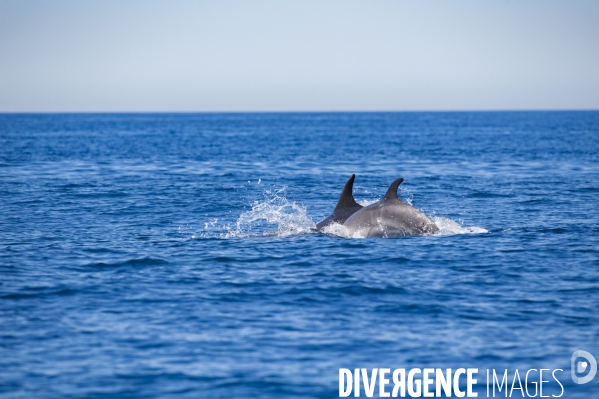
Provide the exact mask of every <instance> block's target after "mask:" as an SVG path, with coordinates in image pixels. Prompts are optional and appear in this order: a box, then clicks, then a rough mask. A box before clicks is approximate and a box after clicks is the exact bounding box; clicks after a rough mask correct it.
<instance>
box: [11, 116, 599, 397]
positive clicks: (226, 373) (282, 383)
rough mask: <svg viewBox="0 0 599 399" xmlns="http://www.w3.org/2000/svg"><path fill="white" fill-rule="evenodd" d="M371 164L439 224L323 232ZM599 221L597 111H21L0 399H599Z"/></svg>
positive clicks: (374, 189) (383, 183)
mask: <svg viewBox="0 0 599 399" xmlns="http://www.w3.org/2000/svg"><path fill="white" fill-rule="evenodd" d="M353 173H355V174H356V181H355V185H354V197H355V198H356V200H357V201H358V202H359V203H361V204H371V203H374V202H375V201H377V200H379V199H380V198H381V197H382V196H383V195H384V194H385V192H386V190H387V188H388V186H389V184H390V183H391V181H393V180H394V179H396V178H398V177H403V178H404V179H405V181H404V183H403V184H402V185H401V186H400V189H399V196H400V198H401V199H402V200H404V201H406V202H408V203H411V204H412V205H413V206H415V207H417V208H419V209H421V210H423V211H424V212H425V213H426V214H427V215H428V216H430V217H431V219H432V220H434V221H435V223H436V224H437V225H438V226H439V228H440V230H441V231H440V232H439V233H437V234H434V235H428V236H411V237H399V238H353V237H346V236H343V235H337V234H331V233H329V234H325V233H321V232H317V231H316V230H315V228H314V227H315V223H317V222H318V221H320V220H321V219H323V218H325V217H326V216H328V215H329V214H330V213H331V212H332V210H333V208H334V207H335V204H336V202H337V199H338V197H339V194H340V192H341V189H342V188H343V185H344V183H345V181H346V180H347V179H348V177H349V176H350V175H351V174H353ZM598 210H599V112H596V111H580V112H574V111H569V112H430V113H427V112H405V113H393V112H389V113H214V114H210V113H200V114H0V270H1V276H2V277H1V281H0V397H2V398H28V399H29V398H40V399H45V398H62V399H68V398H144V399H148V398H277V399H282V398H336V397H339V369H342V368H347V369H349V370H354V369H356V368H366V369H368V370H371V369H373V368H389V369H391V370H394V369H398V368H405V369H407V370H408V369H413V368H421V369H424V368H426V367H430V368H443V369H445V368H452V369H453V370H455V369H458V368H478V369H479V370H478V375H477V379H478V383H477V384H476V386H475V391H476V392H479V397H486V396H487V385H486V384H487V377H486V373H487V370H496V371H497V373H498V375H499V373H501V374H503V371H504V370H508V381H507V382H508V383H509V386H510V388H511V387H512V379H513V376H514V370H516V369H517V370H519V372H520V377H521V379H522V382H523V384H524V374H525V373H526V371H527V370H530V369H534V370H537V371H538V370H540V369H550V370H555V369H559V370H562V371H557V373H556V374H555V375H556V376H557V378H558V379H559V382H560V383H561V385H562V386H563V388H560V385H558V384H557V383H556V381H555V380H554V378H553V377H552V376H551V374H550V373H547V372H546V373H545V374H544V375H543V377H542V379H543V380H544V381H549V382H546V383H545V384H544V386H543V396H547V395H549V396H551V395H555V396H558V395H560V390H561V391H563V392H562V396H561V397H563V398H589V397H598V395H599V377H595V379H594V380H593V381H591V382H590V383H587V384H584V385H579V384H575V383H574V382H573V380H572V378H571V376H570V372H571V370H570V366H571V363H570V361H571V356H572V353H573V352H574V351H576V350H585V351H588V352H590V353H592V354H594V355H595V356H596V357H597V358H599V311H598V308H599V216H598ZM537 371H533V372H531V374H529V378H528V381H527V383H526V384H525V385H526V386H527V387H528V389H529V392H530V393H531V396H532V393H533V392H534V390H533V389H535V388H538V385H535V384H539V381H540V376H539V373H538V372H537ZM388 378H389V377H388ZM463 385H465V379H464V382H463ZM504 388H505V387H504ZM388 391H389V392H390V391H391V389H388ZM504 392H506V391H502V392H501V393H500V394H497V397H505V396H504ZM521 395H522V394H521V391H520V390H516V391H514V392H513V393H512V394H511V397H522V396H521ZM374 396H375V397H378V396H379V390H378V385H377V389H376V391H375V393H374ZM351 397H354V393H352V395H351ZM361 397H366V395H365V392H364V391H363V390H362V392H361Z"/></svg>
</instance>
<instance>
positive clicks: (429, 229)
mask: <svg viewBox="0 0 599 399" xmlns="http://www.w3.org/2000/svg"><path fill="white" fill-rule="evenodd" d="M401 182H403V179H402V178H399V179H397V180H394V181H393V183H391V185H390V186H389V190H387V194H385V197H384V198H383V199H382V200H380V201H378V202H375V203H374V204H372V205H368V206H367V207H365V208H362V209H360V210H359V211H358V212H356V213H354V214H353V215H351V216H350V217H349V218H348V219H347V220H346V221H345V223H343V225H344V226H345V227H346V228H347V230H348V233H349V234H350V235H352V236H354V235H358V236H363V237H399V236H411V235H418V234H433V233H436V232H438V231H439V228H438V227H437V225H436V224H435V223H434V222H433V221H432V220H430V219H429V218H428V216H426V215H425V214H424V213H423V212H422V211H421V210H419V209H416V208H414V207H413V206H411V205H408V204H406V203H405V202H403V201H402V200H400V199H399V197H398V196H397V188H398V187H399V185H400V184H401ZM356 233H357V234H356Z"/></svg>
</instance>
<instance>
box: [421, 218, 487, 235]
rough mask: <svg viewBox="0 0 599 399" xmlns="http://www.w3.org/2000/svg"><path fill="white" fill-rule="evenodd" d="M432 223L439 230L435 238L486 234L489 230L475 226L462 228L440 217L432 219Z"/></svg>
mask: <svg viewBox="0 0 599 399" xmlns="http://www.w3.org/2000/svg"><path fill="white" fill-rule="evenodd" d="M431 219H433V222H435V224H436V225H437V227H438V228H439V230H440V231H439V232H438V233H437V234H435V235H437V236H450V235H455V234H482V233H488V232H489V230H487V229H484V228H482V227H477V226H462V225H461V224H459V223H458V222H456V221H455V220H451V219H449V218H444V217H441V216H435V217H432V218H431Z"/></svg>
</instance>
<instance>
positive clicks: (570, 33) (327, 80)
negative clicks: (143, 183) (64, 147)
mask: <svg viewBox="0 0 599 399" xmlns="http://www.w3.org/2000/svg"><path fill="white" fill-rule="evenodd" d="M461 109H599V1H578V0H561V1H552V0H530V1H529V0H511V1H509V0H501V1H499V0H469V1H463V0H451V1H450V0H443V1H427V0H418V1H401V0H388V1H383V0H379V1H377V0H368V1H367V0H363V1H352V0H343V1H327V0H317V1H310V0H302V1H289V0H287V1H282V0H279V1H266V0H255V1H252V0H245V1H232V0H231V1H229V0H218V1H216V0H215V1H191V0H189V1H181V0H169V1H150V0H146V1H134V0H127V1H123V0H97V1H93V0H88V1H82V0H77V1H66V0H53V1H35V0H14V1H13V0H0V112H2V111H3V112H11V111H253V110H256V111H284V110H290V111H306V110H315V111H327V110H331V111H335V110H461Z"/></svg>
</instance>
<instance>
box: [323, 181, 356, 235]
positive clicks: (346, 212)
mask: <svg viewBox="0 0 599 399" xmlns="http://www.w3.org/2000/svg"><path fill="white" fill-rule="evenodd" d="M355 178H356V175H351V176H350V178H349V179H348V180H347V182H346V183H345V186H344V187H343V191H341V196H339V201H337V206H336V207H335V210H333V213H331V215H330V216H329V217H328V218H326V219H324V220H321V221H320V222H318V223H317V224H316V229H317V230H322V229H323V228H324V227H325V226H328V225H330V224H333V223H339V224H343V222H345V221H346V220H347V218H348V217H350V216H351V215H353V214H354V213H356V212H357V211H359V210H360V209H362V208H363V206H362V205H360V204H358V203H357V202H356V200H355V199H354V195H353V194H352V190H353V187H354V179H355Z"/></svg>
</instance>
